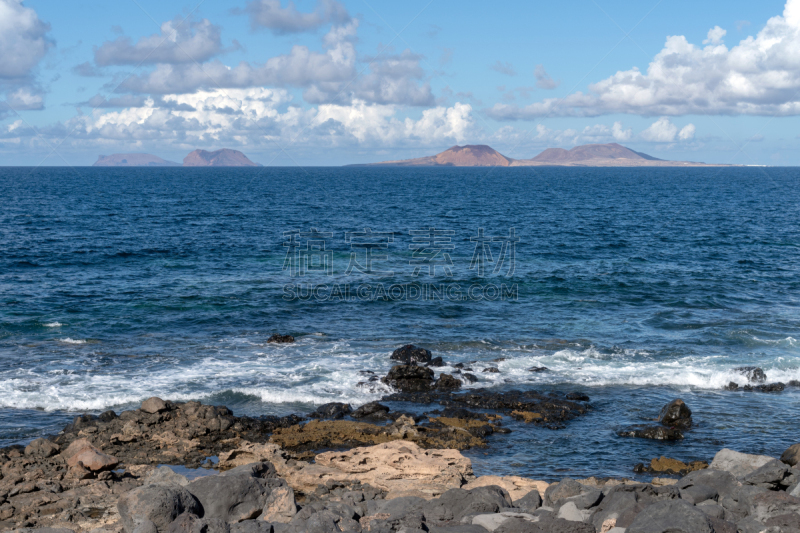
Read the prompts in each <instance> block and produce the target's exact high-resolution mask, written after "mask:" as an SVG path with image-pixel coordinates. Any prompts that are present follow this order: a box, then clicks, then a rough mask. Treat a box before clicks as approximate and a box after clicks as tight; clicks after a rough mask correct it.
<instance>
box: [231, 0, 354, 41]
mask: <svg viewBox="0 0 800 533" xmlns="http://www.w3.org/2000/svg"><path fill="white" fill-rule="evenodd" d="M244 12H245V13H247V15H248V16H249V17H250V25H251V26H252V27H253V28H254V29H256V28H267V29H269V30H270V31H272V33H274V34H276V35H285V34H289V33H300V32H306V31H313V30H316V29H317V28H319V27H320V26H324V25H326V24H331V23H332V24H338V25H343V24H347V23H348V22H350V15H349V14H348V13H347V9H345V7H344V6H343V5H342V4H340V3H339V2H337V1H336V0H319V1H318V2H317V5H316V7H315V8H314V11H312V12H311V13H301V12H299V11H298V10H297V8H296V7H295V5H294V2H289V3H288V4H287V5H286V7H281V2H280V0H252V1H251V2H249V3H248V4H247V7H246V8H245V9H244Z"/></svg>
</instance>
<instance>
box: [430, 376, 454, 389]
mask: <svg viewBox="0 0 800 533" xmlns="http://www.w3.org/2000/svg"><path fill="white" fill-rule="evenodd" d="M434 388H435V389H436V390H438V391H455V390H458V389H460V388H461V380H460V379H456V378H454V377H453V376H451V375H450V374H442V375H441V376H439V379H437V380H436V383H435V384H434Z"/></svg>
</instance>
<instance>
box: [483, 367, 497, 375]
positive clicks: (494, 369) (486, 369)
mask: <svg viewBox="0 0 800 533" xmlns="http://www.w3.org/2000/svg"><path fill="white" fill-rule="evenodd" d="M483 372H490V373H493V374H497V373H499V372H500V369H499V368H497V367H496V366H487V367H486V368H484V369H483Z"/></svg>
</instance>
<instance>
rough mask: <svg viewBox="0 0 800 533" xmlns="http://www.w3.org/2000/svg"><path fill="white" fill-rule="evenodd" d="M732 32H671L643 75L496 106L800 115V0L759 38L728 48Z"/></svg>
mask: <svg viewBox="0 0 800 533" xmlns="http://www.w3.org/2000/svg"><path fill="white" fill-rule="evenodd" d="M724 35H725V33H724V30H722V29H721V28H718V27H715V28H714V29H712V30H711V31H709V33H708V39H706V41H707V46H705V47H698V46H695V45H693V44H691V43H689V42H688V41H687V39H686V37H683V36H680V35H678V36H671V37H668V38H667V40H666V44H665V45H664V48H663V50H661V52H659V53H658V54H657V55H656V57H655V58H654V59H653V61H652V62H651V63H650V65H649V66H648V68H647V72H646V73H642V72H640V71H639V69H638V68H633V69H631V70H626V71H620V72H617V73H616V74H614V75H613V76H611V77H609V78H606V79H605V80H602V81H600V82H597V83H595V84H592V85H590V86H589V92H588V93H582V92H577V93H573V94H571V95H569V96H567V97H566V98H563V99H556V98H550V99H545V100H542V101H540V102H537V103H534V104H531V105H529V106H526V107H518V106H513V105H508V104H499V103H498V104H496V105H495V106H494V107H493V108H492V109H491V110H490V115H491V116H493V117H494V118H496V119H499V120H516V119H528V120H530V119H535V118H537V117H542V116H598V115H603V114H611V113H632V114H639V115H643V116H653V115H656V116H662V115H670V116H676V115H685V114H709V115H715V114H723V115H738V114H749V115H797V114H800V0H788V1H787V2H786V6H785V9H784V12H783V15H782V16H776V17H773V18H771V19H769V20H768V21H767V23H766V25H765V26H764V28H763V29H762V30H761V31H760V32H759V33H758V34H757V35H756V36H755V37H748V38H747V39H744V40H742V41H741V42H739V44H738V45H736V46H734V47H732V48H730V49H728V48H727V47H726V46H725V44H723V43H722V37H723V36H724Z"/></svg>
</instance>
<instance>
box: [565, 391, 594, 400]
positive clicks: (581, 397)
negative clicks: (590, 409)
mask: <svg viewBox="0 0 800 533" xmlns="http://www.w3.org/2000/svg"><path fill="white" fill-rule="evenodd" d="M567 400H572V401H574V402H588V401H589V397H588V396H587V395H585V394H583V393H582V392H570V393H569V394H567Z"/></svg>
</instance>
